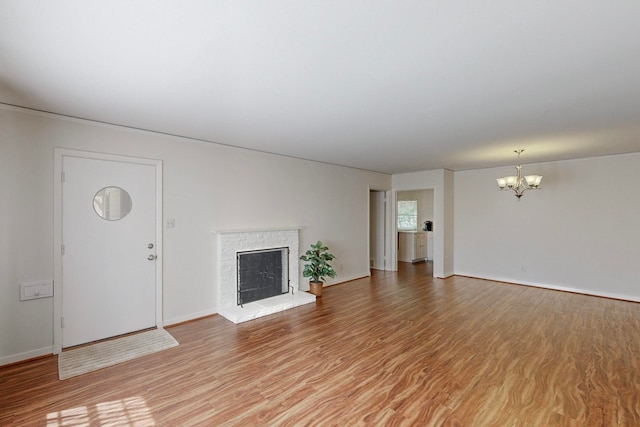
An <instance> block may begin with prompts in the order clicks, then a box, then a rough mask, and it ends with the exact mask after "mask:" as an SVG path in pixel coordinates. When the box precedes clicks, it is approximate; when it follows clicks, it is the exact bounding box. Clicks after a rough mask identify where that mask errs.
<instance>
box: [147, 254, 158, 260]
mask: <svg viewBox="0 0 640 427" xmlns="http://www.w3.org/2000/svg"><path fill="white" fill-rule="evenodd" d="M156 258H158V256H157V255H149V256H148V257H147V259H148V260H149V261H153V260H154V259H156Z"/></svg>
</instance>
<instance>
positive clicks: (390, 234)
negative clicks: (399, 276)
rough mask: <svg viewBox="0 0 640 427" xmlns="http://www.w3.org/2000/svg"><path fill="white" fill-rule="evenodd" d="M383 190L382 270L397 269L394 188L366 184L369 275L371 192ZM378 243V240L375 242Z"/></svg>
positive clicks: (368, 269) (368, 268)
mask: <svg viewBox="0 0 640 427" xmlns="http://www.w3.org/2000/svg"><path fill="white" fill-rule="evenodd" d="M372 191H378V192H383V193H384V196H385V207H384V211H385V218H384V221H383V223H382V227H384V230H383V234H384V242H382V245H383V246H384V258H385V261H384V270H385V271H398V250H397V246H398V233H397V232H396V220H395V218H396V190H395V189H391V190H384V189H382V190H381V189H378V188H376V187H372V186H368V188H367V208H368V210H367V213H368V215H367V251H368V252H367V264H368V266H367V271H369V275H371V267H370V259H371V232H370V230H371V202H370V201H371V192H372ZM376 243H377V244H379V243H380V242H376Z"/></svg>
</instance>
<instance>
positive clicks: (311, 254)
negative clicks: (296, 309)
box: [300, 240, 336, 297]
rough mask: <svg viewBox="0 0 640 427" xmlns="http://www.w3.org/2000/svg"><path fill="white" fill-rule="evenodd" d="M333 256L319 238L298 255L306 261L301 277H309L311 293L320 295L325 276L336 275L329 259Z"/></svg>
mask: <svg viewBox="0 0 640 427" xmlns="http://www.w3.org/2000/svg"><path fill="white" fill-rule="evenodd" d="M334 258H335V256H333V254H331V253H329V248H328V247H326V246H324V245H323V244H322V242H321V241H320V240H318V242H317V243H315V244H312V245H311V249H309V250H308V251H307V252H305V254H304V255H302V256H301V257H300V259H301V260H302V261H306V262H307V263H306V264H305V265H304V270H303V271H302V276H303V277H309V290H310V292H311V293H312V294H314V295H316V296H319V297H321V296H322V284H323V280H324V277H325V276H329V277H331V278H333V277H336V271H335V270H334V269H333V267H331V265H330V264H329V261H331V260H333V259H334Z"/></svg>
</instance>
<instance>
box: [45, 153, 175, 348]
mask: <svg viewBox="0 0 640 427" xmlns="http://www.w3.org/2000/svg"><path fill="white" fill-rule="evenodd" d="M53 156H54V166H53V178H54V179H53V182H54V184H53V279H54V293H53V353H54V354H59V353H60V352H61V351H62V324H61V322H62V243H63V242H62V167H63V160H64V158H65V157H80V158H85V159H96V160H109V161H115V162H123V163H135V164H141V165H151V166H154V167H155V174H156V250H157V252H156V255H157V257H158V258H157V260H156V261H157V262H156V264H155V266H156V326H158V327H162V326H163V313H162V301H163V299H162V263H163V256H162V255H163V245H162V225H163V219H162V160H156V159H145V158H141V157H128V156H120V155H115V154H105V153H94V152H91V151H81V150H72V149H67V148H54V153H53Z"/></svg>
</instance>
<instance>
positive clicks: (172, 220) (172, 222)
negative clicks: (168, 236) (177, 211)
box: [166, 218, 176, 228]
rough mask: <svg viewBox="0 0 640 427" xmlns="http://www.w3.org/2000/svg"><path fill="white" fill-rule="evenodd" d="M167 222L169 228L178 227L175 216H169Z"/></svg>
mask: <svg viewBox="0 0 640 427" xmlns="http://www.w3.org/2000/svg"><path fill="white" fill-rule="evenodd" d="M166 224H167V228H176V220H175V218H169V219H168V220H167V221H166Z"/></svg>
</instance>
